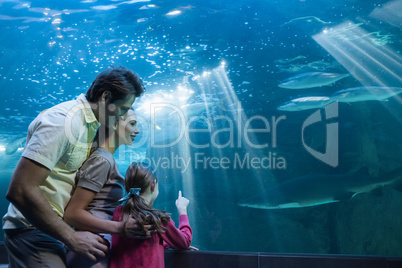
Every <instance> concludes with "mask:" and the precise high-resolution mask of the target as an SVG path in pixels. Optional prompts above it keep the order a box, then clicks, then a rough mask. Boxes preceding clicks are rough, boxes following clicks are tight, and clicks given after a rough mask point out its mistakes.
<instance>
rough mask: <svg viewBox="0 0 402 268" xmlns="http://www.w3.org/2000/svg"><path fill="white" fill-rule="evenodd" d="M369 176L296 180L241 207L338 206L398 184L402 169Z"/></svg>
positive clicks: (319, 177)
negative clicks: (331, 204) (363, 194)
mask: <svg viewBox="0 0 402 268" xmlns="http://www.w3.org/2000/svg"><path fill="white" fill-rule="evenodd" d="M366 173H367V172H361V171H358V172H356V173H354V174H343V175H342V174H341V175H339V174H338V175H319V174H311V175H306V176H302V177H297V178H293V179H290V180H287V181H284V182H282V183H279V184H277V185H275V186H272V187H271V188H268V189H267V190H266V191H265V192H263V193H261V194H258V195H255V196H252V197H250V198H249V199H246V200H244V201H242V202H240V203H238V205H239V206H242V207H249V208H257V209H288V208H303V207H312V206H318V205H323V204H328V203H333V202H339V201H342V200H347V199H350V198H352V197H353V196H355V195H357V194H360V193H365V192H370V191H372V190H375V189H377V188H380V187H382V186H384V185H388V184H391V183H394V182H396V181H397V180H399V179H400V178H402V167H400V168H397V169H394V170H392V171H389V172H386V173H385V174H383V175H381V176H368V175H366Z"/></svg>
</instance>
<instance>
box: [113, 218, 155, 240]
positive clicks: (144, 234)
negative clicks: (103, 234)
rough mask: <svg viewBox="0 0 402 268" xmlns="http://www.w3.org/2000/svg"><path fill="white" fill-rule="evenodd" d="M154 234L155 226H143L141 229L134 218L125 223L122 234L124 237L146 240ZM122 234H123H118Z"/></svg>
mask: <svg viewBox="0 0 402 268" xmlns="http://www.w3.org/2000/svg"><path fill="white" fill-rule="evenodd" d="M155 232H156V230H155V226H153V225H144V229H142V228H141V227H140V226H139V225H138V224H137V221H136V220H135V219H134V218H130V219H129V220H128V221H127V223H126V230H125V233H124V236H125V237H129V238H137V239H148V238H150V237H151V236H152V234H154V233H155ZM120 233H122V234H123V232H120Z"/></svg>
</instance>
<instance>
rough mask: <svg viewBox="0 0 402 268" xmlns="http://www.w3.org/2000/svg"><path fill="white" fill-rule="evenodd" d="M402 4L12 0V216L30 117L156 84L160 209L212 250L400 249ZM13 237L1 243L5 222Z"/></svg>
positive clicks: (8, 43) (4, 152) (1, 89)
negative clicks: (110, 79) (102, 85)
mask: <svg viewBox="0 0 402 268" xmlns="http://www.w3.org/2000/svg"><path fill="white" fill-rule="evenodd" d="M401 14H402V0H337V1H335V0H287V1H281V0H231V1H226V0H221V1H212V0H203V1H200V0H193V1H176V0H170V1H163V0H128V1H124V0H82V1H78V0H77V1H72V0H68V1H41V0H32V1H24V0H0V40H1V42H0V102H1V105H0V122H1V125H0V196H1V199H0V214H1V215H2V216H3V215H4V214H5V213H6V211H7V207H8V204H9V203H8V201H7V200H6V198H5V194H6V191H7V188H8V184H9V182H10V178H11V175H12V173H13V170H14V168H15V166H16V165H17V162H18V160H19V158H20V157H21V153H22V150H23V147H24V145H25V139H26V138H25V137H26V134H27V128H28V126H29V124H30V122H31V121H32V120H33V119H34V118H35V117H36V116H37V115H38V114H39V113H40V112H41V111H43V110H45V109H48V108H50V107H52V106H54V105H56V104H59V103H61V102H64V101H68V100H71V99H74V98H76V97H77V96H78V95H79V94H81V93H85V92H86V91H87V89H88V88H89V86H90V85H91V83H92V81H93V80H94V78H95V77H96V75H97V74H98V73H99V72H101V71H102V70H104V69H106V68H107V67H108V66H110V65H113V66H125V67H127V68H129V69H131V70H133V71H135V72H137V73H138V74H139V75H140V77H141V78H142V79H143V81H144V84H145V87H146V92H145V94H144V95H143V96H141V97H140V98H138V99H137V100H136V101H135V103H134V106H133V107H134V110H135V111H136V113H137V116H138V123H139V130H140V134H138V135H137V137H136V140H135V141H134V144H133V145H132V146H130V147H127V146H122V147H120V149H119V150H118V151H117V152H116V153H115V155H114V156H115V158H116V161H117V163H118V164H119V170H120V172H121V173H122V174H123V175H124V174H125V172H126V169H127V167H128V166H129V165H130V163H131V162H133V161H144V162H147V163H149V164H151V165H152V166H153V167H154V169H155V170H156V175H157V177H158V182H159V197H158V198H157V199H156V201H155V203H154V207H156V208H159V209H163V210H166V211H167V212H169V213H171V214H172V219H173V220H174V221H175V222H176V223H177V222H178V214H177V210H176V207H175V200H176V199H177V194H178V191H179V190H181V191H182V192H183V196H185V197H186V198H188V199H189V200H190V205H189V207H188V214H189V220H190V224H191V227H192V229H193V242H192V245H193V246H195V247H197V248H199V249H200V250H211V251H243V252H275V253H318V254H320V253H322V254H357V255H377V256H378V255H381V256H399V257H401V256H402V243H401V241H402V213H401V208H402V161H401V154H402V135H401V133H402V107H401V102H402V99H401V97H402V94H401V93H402V59H401V51H402V17H401ZM0 240H4V235H3V232H1V234H0Z"/></svg>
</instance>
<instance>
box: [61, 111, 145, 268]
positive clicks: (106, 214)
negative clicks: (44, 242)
mask: <svg viewBox="0 0 402 268" xmlns="http://www.w3.org/2000/svg"><path fill="white" fill-rule="evenodd" d="M138 133H139V130H138V128H137V117H136V115H135V113H134V111H133V110H129V111H128V113H127V116H126V118H125V119H121V120H119V122H117V124H116V125H115V126H114V127H113V128H111V129H108V128H103V129H100V131H98V144H99V147H98V148H96V150H95V151H93V152H92V154H91V155H90V156H89V157H88V159H87V160H86V161H85V162H84V164H83V165H82V167H81V168H80V170H79V171H78V172H77V175H76V183H77V187H76V189H75V190H74V193H73V196H72V197H71V200H70V202H69V203H68V205H67V207H66V211H65V214H64V220H65V221H66V222H67V223H68V224H70V225H71V226H73V227H75V228H77V229H79V230H85V231H91V232H94V233H100V235H101V236H103V237H104V238H105V239H107V240H108V241H109V243H111V234H122V230H123V228H122V224H121V223H119V222H114V221H112V217H113V210H114V209H115V207H117V206H118V205H119V203H118V200H119V199H120V198H122V197H123V195H124V192H125V191H124V178H123V176H122V175H121V174H120V173H119V171H118V167H117V163H116V161H115V160H114V158H113V154H114V152H115V151H116V150H117V148H118V147H119V146H120V145H122V144H125V145H128V146H130V145H132V144H133V141H134V139H135V136H136V135H137V134H138ZM128 226H129V233H130V232H131V234H128V236H134V237H138V236H140V235H141V234H143V231H141V230H139V228H138V226H137V224H136V222H135V220H131V221H130V222H129V223H128ZM94 255H95V254H94ZM94 259H95V258H94ZM108 263H109V256H106V258H105V259H103V260H99V259H98V260H97V262H94V261H91V260H89V259H87V258H84V257H82V256H81V255H78V254H76V253H74V252H72V251H70V252H68V253H67V266H69V267H108Z"/></svg>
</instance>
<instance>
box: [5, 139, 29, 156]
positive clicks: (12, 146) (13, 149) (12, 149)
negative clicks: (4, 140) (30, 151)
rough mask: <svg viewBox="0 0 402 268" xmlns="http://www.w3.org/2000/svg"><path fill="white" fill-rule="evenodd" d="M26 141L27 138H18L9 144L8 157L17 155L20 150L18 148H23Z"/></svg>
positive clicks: (7, 147) (7, 148)
mask: <svg viewBox="0 0 402 268" xmlns="http://www.w3.org/2000/svg"><path fill="white" fill-rule="evenodd" d="M26 139H27V138H26V137H23V138H17V139H15V140H13V141H11V142H10V143H8V144H7V146H6V155H10V154H13V153H15V152H16V151H17V150H18V148H20V147H22V144H23V143H24V142H25V141H26Z"/></svg>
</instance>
